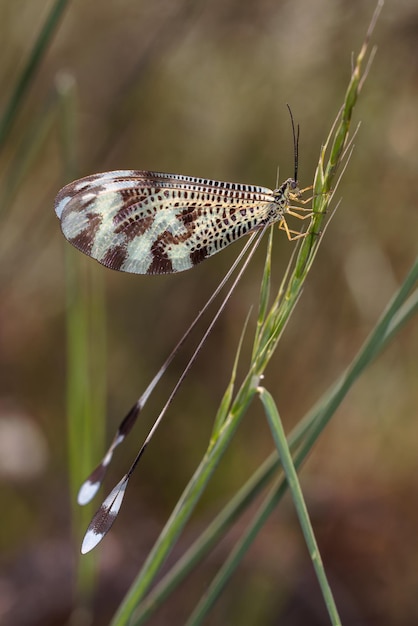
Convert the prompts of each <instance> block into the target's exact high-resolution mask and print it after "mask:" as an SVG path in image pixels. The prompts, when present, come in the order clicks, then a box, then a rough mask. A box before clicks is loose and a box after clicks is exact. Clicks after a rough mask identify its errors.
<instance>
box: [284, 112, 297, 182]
mask: <svg viewBox="0 0 418 626" xmlns="http://www.w3.org/2000/svg"><path fill="white" fill-rule="evenodd" d="M286 106H287V108H288V110H289V115H290V120H291V122H292V133H293V150H294V154H295V173H294V177H293V178H294V181H295V182H297V181H298V165H299V131H300V128H299V124H298V125H297V128H296V129H295V121H294V119H293V113H292V109H291V108H290V106H289V105H288V104H286Z"/></svg>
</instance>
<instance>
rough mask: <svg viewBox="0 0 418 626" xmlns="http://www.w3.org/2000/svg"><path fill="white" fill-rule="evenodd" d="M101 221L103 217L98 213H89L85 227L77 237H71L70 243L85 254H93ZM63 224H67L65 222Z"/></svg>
mask: <svg viewBox="0 0 418 626" xmlns="http://www.w3.org/2000/svg"><path fill="white" fill-rule="evenodd" d="M101 223H102V217H101V216H100V215H98V214H97V213H90V214H87V215H86V227H85V229H84V230H82V231H81V232H80V233H78V235H76V236H75V237H72V238H71V239H69V241H70V243H72V244H73V246H75V247H76V248H78V249H79V250H81V251H82V252H84V253H85V254H88V255H91V250H92V247H93V243H94V239H95V237H96V233H97V230H98V229H99V226H100V224H101ZM63 225H64V226H65V222H63ZM64 235H65V232H64Z"/></svg>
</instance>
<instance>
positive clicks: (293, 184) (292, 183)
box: [290, 180, 298, 189]
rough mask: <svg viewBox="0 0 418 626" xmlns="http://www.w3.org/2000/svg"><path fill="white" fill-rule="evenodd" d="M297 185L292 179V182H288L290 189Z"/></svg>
mask: <svg viewBox="0 0 418 626" xmlns="http://www.w3.org/2000/svg"><path fill="white" fill-rule="evenodd" d="M297 186H298V184H297V182H296V181H295V180H292V182H291V183H290V187H291V188H292V189H296V188H297Z"/></svg>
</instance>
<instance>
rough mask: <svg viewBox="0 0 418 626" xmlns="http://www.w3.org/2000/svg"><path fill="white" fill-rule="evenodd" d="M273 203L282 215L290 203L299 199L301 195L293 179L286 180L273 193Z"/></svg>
mask: <svg viewBox="0 0 418 626" xmlns="http://www.w3.org/2000/svg"><path fill="white" fill-rule="evenodd" d="M273 195H274V201H275V203H276V204H277V205H278V206H279V209H280V210H281V211H283V212H284V213H285V212H286V211H287V210H288V208H289V205H290V203H291V202H292V201H296V200H298V199H299V198H300V196H301V193H300V189H299V186H298V183H297V182H296V181H295V179H294V178H288V179H287V180H285V181H284V183H282V184H281V185H280V187H278V188H277V189H275V190H274V191H273Z"/></svg>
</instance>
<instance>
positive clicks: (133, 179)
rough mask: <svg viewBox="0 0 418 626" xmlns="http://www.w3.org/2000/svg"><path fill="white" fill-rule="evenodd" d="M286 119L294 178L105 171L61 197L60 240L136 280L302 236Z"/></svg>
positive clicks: (90, 487)
mask: <svg viewBox="0 0 418 626" xmlns="http://www.w3.org/2000/svg"><path fill="white" fill-rule="evenodd" d="M289 111H290V109H289ZM290 115H291V121H292V129H293V142H294V155H295V170H294V177H293V178H288V179H287V180H286V181H285V182H283V183H282V184H281V185H280V186H279V187H278V188H277V189H275V190H274V191H273V190H271V189H267V188H265V187H257V186H254V185H246V184H241V183H229V182H221V181H216V180H209V179H202V178H194V177H191V176H182V175H178V174H164V173H161V172H150V171H142V170H116V171H112V172H104V173H102V174H95V175H93V176H87V177H86V178H81V179H80V180H76V181H74V182H72V183H70V184H68V185H66V186H65V187H63V189H61V191H60V192H59V193H58V195H57V198H56V200H55V212H56V214H57V216H58V218H59V219H60V221H61V229H62V232H63V234H64V236H65V237H66V239H68V241H69V242H70V243H71V244H73V245H74V246H75V247H76V248H78V249H79V250H81V251H82V252H84V253H85V254H87V255H88V256H91V257H92V258H94V259H96V260H97V261H99V263H101V264H103V265H105V266H107V267H109V268H111V269H114V270H120V271H124V272H132V273H136V274H167V273H174V272H182V271H184V270H187V269H190V268H191V267H193V266H195V265H197V264H198V263H200V262H201V261H203V260H204V259H206V258H207V257H210V256H212V255H214V254H216V253H217V252H219V251H220V250H222V249H223V248H225V247H226V246H228V245H229V244H231V243H233V242H234V241H236V240H237V239H239V238H240V237H243V236H244V235H246V234H249V233H252V236H251V239H252V238H253V237H257V236H258V235H262V234H263V232H264V231H265V230H266V228H267V227H268V226H269V225H271V224H274V223H276V222H277V223H278V225H279V228H281V229H283V230H284V231H285V232H286V234H287V236H288V238H289V239H297V238H299V237H302V236H304V234H301V233H299V232H298V231H294V230H291V229H289V227H288V225H287V222H286V216H287V215H293V216H295V217H297V218H299V219H305V218H309V217H311V215H312V211H311V209H305V208H303V207H300V206H297V207H294V206H293V205H292V202H295V201H296V202H298V203H299V204H304V203H305V202H308V201H309V200H310V199H308V200H302V199H301V198H302V194H303V192H304V191H305V189H302V190H301V189H299V186H298V183H297V172H298V141H299V127H298V129H297V133H295V127H294V123H293V117H292V114H291V112H290ZM301 213H302V214H301ZM259 241H260V237H258V238H257V239H256V241H255V243H254V245H253V246H252V250H251V251H250V253H249V255H248V257H247V259H246V261H245V263H244V265H243V267H242V268H241V270H240V272H239V274H238V276H237V277H236V278H235V282H234V284H233V285H232V287H231V288H230V290H229V292H228V294H227V295H226V297H225V299H224V300H223V302H222V304H221V305H220V307H219V309H218V311H217V313H216V315H215V316H214V318H213V320H212V322H211V323H210V325H209V327H208V329H207V331H206V333H205V334H204V336H203V338H202V340H201V341H200V343H199V345H198V346H197V348H196V350H195V352H194V353H193V355H192V357H191V359H190V360H189V363H188V365H187V366H186V368H185V370H184V371H183V374H182V375H181V377H180V379H179V381H178V382H177V384H176V386H175V387H174V389H173V391H172V393H171V395H170V397H169V399H168V401H167V403H166V404H165V406H164V407H163V409H162V411H161V412H160V414H159V416H158V417H157V419H156V420H155V423H154V425H153V427H152V428H151V430H150V432H149V434H148V436H147V437H146V439H145V441H144V443H143V444H142V446H141V448H140V450H139V452H138V454H137V456H136V458H135V460H134V461H133V463H132V465H131V467H130V468H129V470H128V472H127V473H126V474H125V476H124V477H123V478H122V480H121V481H120V482H119V483H118V484H117V485H116V487H114V489H113V490H112V491H111V493H110V494H109V495H108V497H107V498H106V499H105V501H104V502H103V503H102V505H101V507H100V508H99V510H98V511H97V513H96V515H95V516H94V518H93V520H92V522H91V524H90V526H89V528H88V530H87V533H86V535H85V538H84V541H83V546H82V552H83V553H85V552H88V551H89V550H91V549H92V548H94V546H95V545H97V543H99V541H101V539H102V538H103V537H104V536H105V534H106V533H107V532H108V531H109V529H110V527H111V526H112V524H113V522H114V520H115V518H116V516H117V514H118V512H119V509H120V506H121V503H122V500H123V497H124V494H125V490H126V487H127V484H128V481H129V478H130V476H131V475H132V473H133V471H134V469H135V467H136V466H137V464H138V462H139V460H140V458H141V456H142V454H143V453H144V451H145V449H146V447H147V445H148V443H149V441H150V440H151V438H152V437H153V435H154V433H155V431H156V429H157V427H158V426H159V424H160V422H161V420H162V418H163V416H164V415H165V413H166V410H167V408H168V406H169V405H170V403H171V401H172V399H173V397H174V395H175V394H176V392H177V390H178V388H179V386H180V385H181V383H182V382H183V380H184V378H185V376H186V374H187V373H188V371H189V370H190V367H191V366H192V364H193V362H194V360H195V358H196V356H197V354H198V352H199V350H200V348H201V347H202V345H203V343H204V341H205V340H206V338H207V336H208V334H209V332H210V331H211V329H212V327H213V325H214V323H215V321H216V320H217V319H218V317H219V315H220V313H221V311H222V310H223V308H224V307H225V305H226V303H227V301H228V299H229V297H230V295H231V293H232V291H233V289H234V287H235V285H236V284H237V282H238V280H239V279H240V277H241V275H242V273H243V271H244V270H245V267H246V264H248V262H249V260H250V258H251V255H252V254H253V253H254V251H255V248H256V245H258V242H259ZM250 243H251V241H248V242H247V244H246V246H245V247H244V249H243V251H242V252H241V254H240V256H239V257H238V259H237V261H236V262H235V263H234V265H233V267H232V268H231V269H230V270H229V271H228V273H227V275H226V276H225V278H224V279H223V280H222V282H221V283H220V285H219V286H218V288H217V289H216V291H215V292H214V294H212V296H211V297H210V298H209V300H208V302H207V303H206V305H205V306H204V307H203V309H201V311H200V312H199V314H198V315H197V316H196V318H195V320H194V321H193V322H192V324H191V325H190V327H189V328H188V329H187V331H186V332H185V334H184V336H183V337H182V338H181V339H180V341H179V342H178V344H177V346H176V347H175V348H174V350H173V351H172V352H171V354H170V355H169V357H168V358H167V360H166V361H165V363H164V364H163V366H162V367H161V368H160V370H159V371H158V372H157V374H156V375H155V376H154V378H153V379H152V380H151V383H150V384H149V385H148V387H147V389H146V390H145V392H144V393H143V394H142V396H141V397H140V398H139V399H138V401H137V402H136V403H135V405H134V406H133V407H132V408H131V410H130V411H129V412H128V414H127V415H126V417H125V418H124V420H123V421H122V422H121V424H120V426H119V428H118V430H117V432H116V435H115V437H114V439H113V441H112V443H111V445H110V447H109V449H108V451H107V452H106V454H105V456H104V458H103V459H102V461H101V462H100V463H99V465H98V466H97V468H96V469H95V470H94V471H93V472H92V473H91V475H90V476H89V477H88V479H87V480H86V481H85V482H84V484H83V485H82V487H81V489H80V491H79V495H78V501H79V503H80V504H86V503H87V502H89V501H90V500H91V499H92V498H93V497H94V495H95V494H96V493H97V491H98V489H99V487H100V485H101V483H102V481H103V478H104V475H105V472H106V469H107V467H108V466H109V464H110V461H111V459H112V456H113V452H114V450H115V448H116V447H117V446H118V445H119V444H120V443H121V442H122V441H123V440H124V439H125V437H126V436H127V434H128V433H129V432H130V430H131V429H132V427H133V425H134V423H135V421H136V420H137V418H138V415H139V413H140V412H141V411H142V409H143V407H144V405H145V403H146V401H147V400H148V398H149V396H150V394H151V392H152V391H153V389H154V387H155V386H156V384H157V383H158V381H159V380H160V378H161V376H162V375H163V373H164V372H165V371H166V369H167V367H168V365H169V364H170V363H171V360H172V359H173V358H174V356H175V354H176V353H177V351H178V349H179V348H180V347H181V346H182V344H183V343H184V341H185V339H186V338H187V337H188V335H189V334H190V332H191V330H192V329H193V328H194V326H195V325H196V323H197V321H198V320H199V319H200V317H201V316H202V315H203V313H204V312H205V311H206V310H207V308H208V306H209V305H210V304H211V302H212V301H213V299H214V298H215V297H216V295H217V294H218V293H219V292H220V290H221V288H222V287H223V286H224V284H225V282H226V281H227V280H228V279H229V277H230V276H231V274H232V272H233V271H234V269H235V267H236V266H237V264H238V262H239V261H240V260H241V259H242V258H243V255H244V254H245V251H246V250H247V248H248V247H249V245H250Z"/></svg>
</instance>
